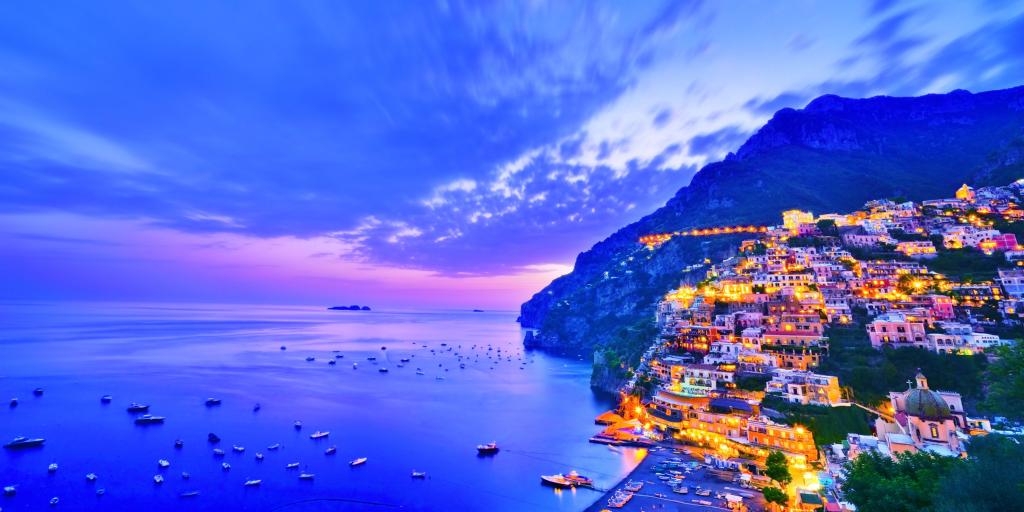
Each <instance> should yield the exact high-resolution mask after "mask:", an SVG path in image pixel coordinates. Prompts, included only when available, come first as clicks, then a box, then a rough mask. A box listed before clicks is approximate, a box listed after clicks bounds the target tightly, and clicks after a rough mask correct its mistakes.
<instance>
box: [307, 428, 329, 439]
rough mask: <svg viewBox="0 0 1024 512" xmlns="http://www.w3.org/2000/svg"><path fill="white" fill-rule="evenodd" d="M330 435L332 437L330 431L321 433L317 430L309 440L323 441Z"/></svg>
mask: <svg viewBox="0 0 1024 512" xmlns="http://www.w3.org/2000/svg"><path fill="white" fill-rule="evenodd" d="M329 435H331V433H330V432H329V431H323V432H321V431H319V430H317V431H316V432H313V433H312V434H310V435H309V438H310V439H323V438H325V437H327V436H329Z"/></svg>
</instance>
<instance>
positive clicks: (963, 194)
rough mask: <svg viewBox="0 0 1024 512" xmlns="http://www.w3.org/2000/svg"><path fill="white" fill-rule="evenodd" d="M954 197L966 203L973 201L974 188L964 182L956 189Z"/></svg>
mask: <svg viewBox="0 0 1024 512" xmlns="http://www.w3.org/2000/svg"><path fill="white" fill-rule="evenodd" d="M956 198H957V199H959V200H961V201H964V202H967V203H973V202H974V189H973V188H971V187H968V186H967V184H966V183H964V184H963V185H961V186H960V188H958V189H956Z"/></svg>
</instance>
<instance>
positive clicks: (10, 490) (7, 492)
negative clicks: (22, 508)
mask: <svg viewBox="0 0 1024 512" xmlns="http://www.w3.org/2000/svg"><path fill="white" fill-rule="evenodd" d="M15 494H18V489H16V488H15V487H14V486H13V485H8V486H5V487H4V496H14V495H15Z"/></svg>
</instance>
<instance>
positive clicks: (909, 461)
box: [844, 452, 959, 512]
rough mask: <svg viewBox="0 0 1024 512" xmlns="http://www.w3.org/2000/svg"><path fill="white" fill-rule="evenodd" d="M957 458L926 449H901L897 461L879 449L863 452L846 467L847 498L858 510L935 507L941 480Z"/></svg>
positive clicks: (911, 511)
mask: <svg viewBox="0 0 1024 512" xmlns="http://www.w3.org/2000/svg"><path fill="white" fill-rule="evenodd" d="M957 462H959V459H955V458H952V457H939V456H936V455H932V454H930V453H926V452H919V453H913V454H910V453H901V454H899V455H897V457H896V460H895V461H894V460H892V459H891V458H890V457H888V456H886V455H882V454H879V453H872V452H869V453H864V454H861V455H860V456H859V457H857V459H856V460H854V461H853V462H852V463H851V464H849V466H848V468H847V475H846V484H845V486H844V489H845V492H846V498H847V499H848V500H850V502H851V503H853V504H854V505H857V509H858V510H886V511H889V512H922V511H927V510H935V509H934V506H933V505H934V500H935V498H936V496H937V495H938V493H939V489H940V486H939V483H940V481H941V480H942V478H943V477H945V476H946V475H947V474H948V473H949V471H950V468H951V466H952V465H953V464H956V463H957Z"/></svg>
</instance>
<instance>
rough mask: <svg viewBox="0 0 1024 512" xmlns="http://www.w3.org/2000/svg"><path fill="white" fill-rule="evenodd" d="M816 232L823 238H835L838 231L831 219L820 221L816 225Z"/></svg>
mask: <svg viewBox="0 0 1024 512" xmlns="http://www.w3.org/2000/svg"><path fill="white" fill-rule="evenodd" d="M816 225H817V227H818V231H819V232H820V233H821V234H823V235H825V236H836V235H838V234H839V229H838V228H836V221H834V220H832V219H821V220H819V221H818V222H817V223H816Z"/></svg>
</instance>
